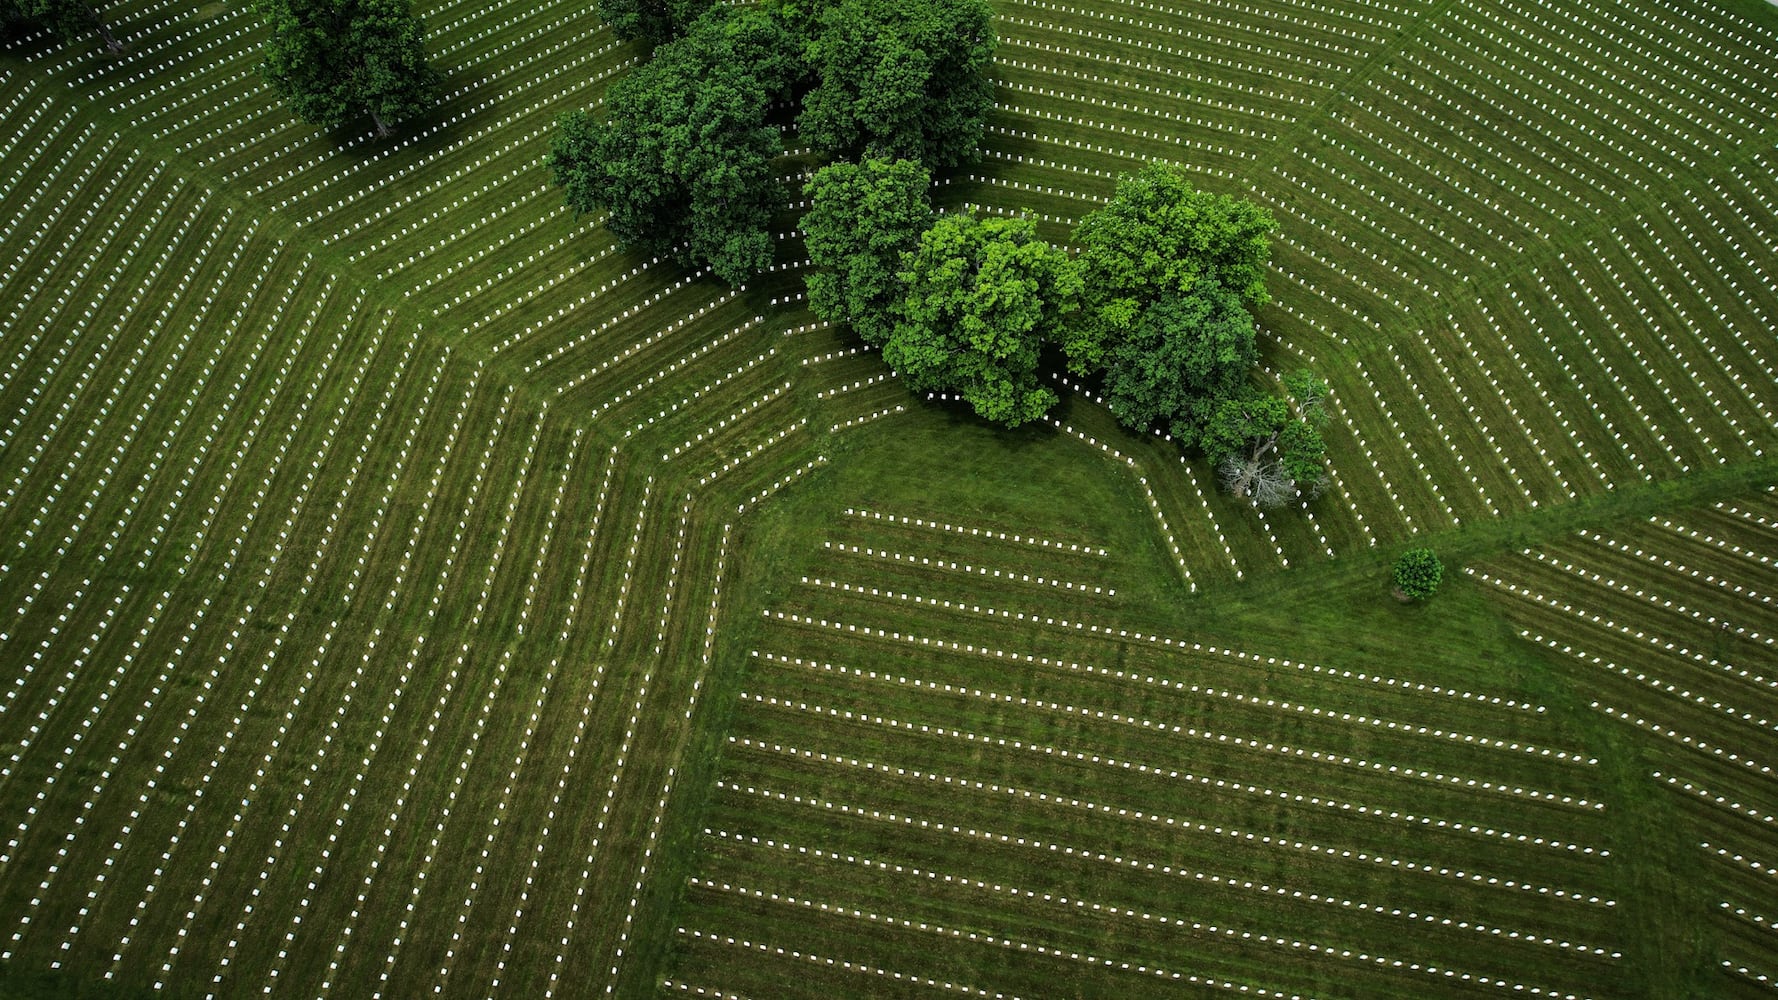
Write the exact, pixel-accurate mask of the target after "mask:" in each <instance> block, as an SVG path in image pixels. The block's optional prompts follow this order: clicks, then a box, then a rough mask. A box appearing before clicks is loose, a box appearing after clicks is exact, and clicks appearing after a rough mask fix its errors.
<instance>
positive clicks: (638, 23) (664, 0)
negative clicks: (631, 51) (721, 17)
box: [597, 0, 712, 49]
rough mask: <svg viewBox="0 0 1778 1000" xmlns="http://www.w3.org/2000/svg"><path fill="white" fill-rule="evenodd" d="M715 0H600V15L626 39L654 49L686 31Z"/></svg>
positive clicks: (620, 36) (615, 31) (617, 34)
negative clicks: (637, 41)
mask: <svg viewBox="0 0 1778 1000" xmlns="http://www.w3.org/2000/svg"><path fill="white" fill-rule="evenodd" d="M711 2H712V0H598V3H597V7H598V9H599V16H600V17H601V18H603V19H604V20H605V23H607V24H609V25H611V31H612V33H613V34H615V35H616V36H617V37H619V38H621V39H623V40H624V41H626V42H630V41H636V40H638V39H640V40H641V41H642V42H643V44H645V45H647V46H648V47H649V48H651V49H652V48H655V47H657V46H660V45H664V44H666V43H667V42H670V41H672V40H673V39H675V38H678V37H679V36H681V35H683V34H685V32H686V29H688V28H690V27H691V24H692V22H693V21H696V20H697V19H698V15H700V14H702V13H704V11H706V10H709V9H710V5H711Z"/></svg>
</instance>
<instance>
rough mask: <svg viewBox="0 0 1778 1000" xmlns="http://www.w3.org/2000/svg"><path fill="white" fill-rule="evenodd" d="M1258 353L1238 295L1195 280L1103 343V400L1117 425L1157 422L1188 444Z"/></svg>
mask: <svg viewBox="0 0 1778 1000" xmlns="http://www.w3.org/2000/svg"><path fill="white" fill-rule="evenodd" d="M1084 294H1085V295H1086V296H1088V297H1091V296H1092V295H1093V290H1092V289H1091V288H1090V287H1089V288H1088V289H1087V290H1086V291H1085V292H1084ZM1258 358H1259V353H1258V351H1257V350H1256V348H1255V346H1254V338H1253V317H1252V316H1251V315H1250V314H1249V313H1248V312H1247V308H1246V306H1245V305H1244V304H1243V303H1242V302H1241V299H1240V297H1239V296H1237V295H1236V294H1235V293H1234V292H1231V291H1229V290H1228V289H1226V288H1224V287H1223V286H1222V285H1220V284H1217V283H1215V282H1202V283H1199V284H1197V285H1196V286H1194V287H1193V288H1192V290H1191V291H1189V292H1185V293H1179V294H1171V295H1167V296H1165V297H1163V298H1160V299H1158V300H1156V301H1155V302H1153V303H1151V304H1149V305H1148V306H1146V307H1145V308H1143V309H1142V310H1141V311H1140V312H1139V313H1137V315H1136V321H1135V323H1134V324H1133V325H1132V326H1131V327H1130V329H1129V330H1128V331H1126V332H1125V333H1124V335H1123V336H1121V337H1120V338H1118V339H1117V340H1116V341H1115V342H1113V343H1112V344H1111V345H1110V347H1109V349H1108V350H1107V351H1106V352H1105V359H1104V360H1105V385H1104V392H1105V401H1106V404H1107V405H1108V406H1109V407H1110V409H1111V412H1112V414H1113V415H1115V416H1116V417H1117V418H1118V420H1119V421H1120V422H1122V423H1123V424H1124V426H1126V427H1132V428H1135V429H1136V430H1139V431H1147V430H1150V429H1152V428H1155V427H1162V428H1165V429H1166V430H1167V432H1168V433H1169V434H1171V435H1173V437H1175V438H1177V439H1178V440H1179V441H1180V443H1181V444H1182V445H1183V446H1185V447H1191V446H1193V445H1195V444H1197V442H1198V436H1199V432H1200V430H1202V429H1203V427H1204V426H1205V425H1206V424H1208V423H1209V422H1210V419H1211V417H1212V416H1213V415H1214V413H1215V412H1216V408H1217V406H1219V405H1220V404H1221V403H1222V401H1223V400H1226V399H1229V398H1231V397H1235V396H1239V395H1240V394H1241V393H1242V392H1244V391H1245V388H1246V385H1247V378H1248V375H1249V374H1250V373H1251V372H1252V370H1253V366H1254V364H1255V363H1256V362H1257V361H1258Z"/></svg>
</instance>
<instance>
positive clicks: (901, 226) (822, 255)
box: [802, 160, 934, 347]
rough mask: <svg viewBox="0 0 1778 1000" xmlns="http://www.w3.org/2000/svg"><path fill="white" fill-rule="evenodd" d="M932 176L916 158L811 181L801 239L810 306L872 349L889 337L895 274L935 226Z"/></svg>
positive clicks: (837, 170) (896, 295)
mask: <svg viewBox="0 0 1778 1000" xmlns="http://www.w3.org/2000/svg"><path fill="white" fill-rule="evenodd" d="M931 186H932V176H931V175H930V174H928V173H927V172H926V168H925V167H923V166H921V165H920V164H918V163H916V162H914V161H912V160H866V161H864V162H863V163H846V162H840V163H834V164H830V165H829V166H826V167H823V168H821V169H820V170H818V171H816V172H815V175H814V176H813V177H811V178H809V183H808V184H807V185H806V186H805V187H804V188H803V193H804V194H806V195H807V196H808V198H809V211H808V212H807V213H806V214H804V215H803V218H802V230H803V242H804V245H805V246H806V247H807V248H808V251H809V260H810V262H812V263H813V264H814V265H815V269H814V270H812V271H810V272H809V275H808V278H807V279H806V280H807V282H808V286H809V309H810V310H811V311H812V312H814V314H815V315H817V316H819V317H821V318H822V319H824V320H826V321H828V322H829V323H845V324H848V325H850V326H851V327H852V329H853V330H854V331H855V332H857V334H858V336H859V337H861V338H863V340H864V342H865V343H867V344H872V345H874V346H877V347H881V346H883V344H884V343H885V342H886V341H888V339H889V332H890V330H891V329H893V327H894V317H893V316H892V315H891V312H892V310H893V309H894V308H895V306H896V304H897V303H898V302H899V301H900V300H901V298H902V295H903V288H902V285H901V280H900V278H898V277H897V274H896V272H898V271H899V270H900V269H901V255H902V254H903V253H904V252H906V251H909V250H912V249H914V247H915V246H917V245H918V244H919V242H920V234H921V233H922V232H924V231H925V230H926V229H927V227H929V226H931V225H932V221H933V218H934V216H933V212H932V202H931V201H930V199H929V198H928V196H927V189H928V188H930V187H931Z"/></svg>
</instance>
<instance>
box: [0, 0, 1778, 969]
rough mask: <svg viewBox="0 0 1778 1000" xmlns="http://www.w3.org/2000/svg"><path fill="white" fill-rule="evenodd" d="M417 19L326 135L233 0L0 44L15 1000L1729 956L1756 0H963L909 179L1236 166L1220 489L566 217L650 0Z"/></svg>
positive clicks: (793, 257) (1051, 190)
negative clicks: (1227, 449)
mask: <svg viewBox="0 0 1778 1000" xmlns="http://www.w3.org/2000/svg"><path fill="white" fill-rule="evenodd" d="M419 6H420V9H421V11H422V13H424V15H425V16H426V19H427V24H428V28H429V50H430V52H431V54H432V56H433V59H434V61H435V63H436V64H437V65H438V66H440V67H441V68H442V69H443V70H444V73H445V88H444V89H445V92H446V95H447V96H446V98H445V100H444V101H443V102H442V104H441V106H440V108H439V110H438V112H437V114H436V115H435V116H434V117H433V118H431V119H428V120H426V121H423V122H419V123H416V124H414V125H412V126H411V127H409V128H407V129H405V130H404V131H403V132H402V133H401V134H400V135H399V136H398V137H397V138H395V139H393V140H389V141H383V142H379V141H377V140H375V139H374V138H373V137H372V136H371V135H370V134H369V133H368V129H367V130H366V133H365V134H361V135H359V134H354V135H347V136H327V135H322V134H317V133H316V132H315V131H314V130H313V129H311V128H308V127H306V126H303V125H301V124H300V123H297V122H295V121H294V120H293V119H292V118H291V117H290V116H289V115H288V114H287V113H286V112H285V111H284V110H283V109H282V108H281V107H280V106H279V105H278V104H277V103H276V102H275V101H274V100H273V99H272V97H271V95H270V94H269V93H268V91H267V90H266V88H265V87H264V85H263V84H262V83H261V82H260V81H259V78H258V75H257V62H258V43H259V41H260V32H261V29H260V28H259V26H258V25H257V23H256V21H255V19H254V17H253V15H252V14H251V13H250V12H249V11H248V10H246V9H245V8H244V7H240V6H236V5H227V4H219V3H209V4H201V5H199V4H193V3H189V2H179V0H126V2H122V3H116V4H111V5H109V6H108V7H107V8H106V16H107V18H108V20H109V21H110V23H111V24H112V26H113V29H114V30H115V31H116V33H117V34H118V36H119V37H120V38H122V39H123V40H124V41H125V42H126V43H127V45H128V49H127V51H126V53H125V54H124V55H122V56H121V57H117V58H108V57H106V56H105V55H103V52H102V48H101V46H100V45H99V44H98V42H97V40H96V39H93V40H89V41H86V42H81V43H76V44H71V45H64V44H60V43H58V42H54V41H52V40H50V39H47V38H43V37H33V36H29V35H27V36H23V37H18V38H15V39H12V40H11V41H10V42H9V43H8V45H7V47H6V49H5V51H4V54H3V55H0V119H4V121H5V123H6V127H5V128H4V129H0V681H3V682H4V683H0V802H3V803H4V806H5V808H4V810H3V811H0V815H3V816H4V823H0V996H12V995H17V996H23V997H39V996H41V997H66V996H92V997H135V996H147V995H163V996H175V997H188V996H189V997H198V996H217V997H238V996H249V995H262V994H265V993H271V994H274V995H287V996H302V997H309V996H330V997H338V998H360V997H390V998H405V997H417V996H425V995H432V994H434V993H441V994H446V995H450V996H478V997H480V996H494V995H497V994H499V995H505V996H512V997H526V998H530V997H547V996H561V997H579V996H602V995H607V994H613V995H620V996H627V997H634V996H646V995H672V996H683V995H690V996H706V997H747V998H775V997H799V996H808V997H850V996H884V997H902V996H906V997H921V996H940V995H952V996H978V997H1025V998H1033V997H1104V996H1120V997H1122V996H1149V995H1153V996H1198V995H1205V996H1227V995H1252V996H1262V997H1311V996H1312V997H1349V998H1373V997H1423V996H1440V997H1444V996H1451V997H1468V996H1474V997H1500V996H1509V995H1510V996H1521V995H1528V996H1541V997H1563V998H1569V997H1574V998H1578V997H1596V998H1605V997H1648V998H1670V997H1740V996H1762V995H1765V996H1770V995H1772V990H1773V988H1774V986H1775V985H1778V902H1775V900H1778V781H1775V780H1774V777H1773V774H1772V770H1771V768H1772V766H1774V764H1775V763H1778V604H1775V603H1774V602H1775V601H1778V563H1775V560H1778V458H1775V457H1774V456H1768V455H1766V452H1767V451H1768V450H1772V449H1773V448H1774V447H1775V446H1778V419H1775V418H1774V414H1775V413H1778V340H1774V338H1773V330H1774V329H1778V324H1775V323H1774V320H1775V319H1778V266H1774V264H1773V263H1772V262H1773V261H1774V260H1778V180H1774V175H1775V173H1778V169H1775V168H1778V125H1775V124H1774V122H1778V115H1775V114H1774V112H1775V111H1778V83H1774V81H1775V80H1778V10H1774V9H1773V8H1772V7H1770V6H1769V5H1767V4H1764V3H1754V2H1751V0H1736V2H1731V3H1723V4H1717V5H1706V4H1702V3H1695V2H1693V0H1645V2H1638V3H1636V4H1632V5H1629V6H1613V5H1606V4H1602V3H1598V2H1595V0H1549V2H1547V3H1542V2H1529V0H1484V2H1481V3H1478V4H1470V5H1456V4H1451V3H1446V2H1434V3H1406V2H1400V0H1390V2H1382V0H1286V2H1280V3H1276V4H1265V5H1260V4H1254V3H1248V2H1243V0H1221V2H1210V0H1202V2H1200V0H1191V2H1181V3H1158V2H1149V0H1080V2H1079V3H1075V4H1071V3H1060V2H1050V0H1006V2H1003V3H999V4H997V10H998V12H999V15H1000V19H999V22H998V29H999V31H1000V35H1001V46H1000V56H999V61H998V67H997V71H998V75H999V79H1000V91H999V107H998V109H997V110H996V112H995V114H994V116H993V117H992V119H991V121H990V123H989V129H988V136H987V140H986V143H985V147H984V150H983V158H982V160H981V162H980V163H979V164H978V165H977V166H975V167H973V168H971V169H970V170H968V171H965V172H964V173H963V174H962V175H959V176H957V177H953V178H951V179H950V180H949V181H947V182H945V183H944V184H943V185H942V186H941V187H940V188H939V190H937V191H936V192H935V194H936V197H937V199H938V201H939V202H940V203H941V204H943V205H945V206H948V207H957V206H962V205H966V204H967V205H975V206H979V207H980V208H982V209H983V210H985V211H988V212H992V213H999V214H1016V213H1019V212H1029V213H1032V214H1033V215H1035V216H1036V217H1037V218H1038V219H1039V220H1040V227H1041V229H1042V230H1043V232H1044V234H1045V235H1046V236H1047V237H1048V238H1050V239H1053V240H1058V241H1065V240H1066V239H1067V237H1068V232H1069V229H1070V228H1071V226H1072V225H1073V223H1074V221H1075V220H1077V219H1078V218H1079V217H1080V216H1081V215H1082V214H1084V213H1085V212H1087V211H1089V210H1091V208H1092V206H1093V205H1095V204H1097V203H1099V202H1101V201H1103V200H1104V199H1105V198H1107V197H1108V196H1109V195H1110V192H1111V190H1112V187H1113V185H1114V183H1115V179H1116V176H1117V174H1118V173H1119V172H1120V171H1124V170H1129V169H1132V168H1134V167H1136V166H1137V165H1139V164H1141V163H1142V162H1144V161H1145V160H1148V159H1152V158H1165V159H1169V160H1174V161H1178V162H1181V163H1183V164H1185V165H1187V166H1188V167H1189V168H1191V170H1192V171H1193V175H1194V177H1195V178H1196V179H1197V182H1198V183H1199V184H1200V185H1201V186H1203V187H1206V188H1209V189H1213V190H1217V191H1223V192H1227V193H1231V194H1240V195H1244V196H1247V197H1251V198H1254V199H1256V200H1258V201H1260V202H1262V203H1263V204H1265V205H1266V206H1268V207H1269V208H1270V209H1271V211H1272V212H1273V213H1274V214H1275V215H1276V216H1277V217H1278V219H1279V222H1280V226H1281V228H1280V232H1279V234H1278V236H1277V238H1276V240H1275V242H1274V273H1273V275H1272V278H1271V282H1270V287H1271V289H1272V294H1273V298H1274V301H1273V303H1272V304H1271V305H1269V306H1268V307H1266V308H1265V309H1264V310H1263V311H1262V312H1261V314H1260V315H1259V323H1260V327H1261V329H1262V338H1263V345H1264V357H1265V365H1266V369H1267V371H1268V372H1276V371H1282V370H1284V369H1287V368H1290V367H1295V366H1297V365H1300V364H1303V363H1310V364H1312V365H1313V366H1314V367H1315V368H1316V369H1317V371H1318V372H1320V373H1321V374H1323V375H1324V376H1326V377H1327V379H1328V380H1329V382H1330V384H1331V386H1332V396H1331V407H1330V409H1331V412H1332V414H1333V419H1332V421H1331V423H1330V424H1329V427H1328V437H1329V466H1330V472H1331V486H1330V488H1329V490H1328V491H1327V492H1326V493H1325V494H1324V495H1322V496H1321V497H1319V498H1317V499H1315V500H1313V501H1312V502H1309V503H1308V504H1306V505H1305V506H1304V507H1303V508H1302V509H1299V510H1281V511H1273V512H1268V513H1266V514H1264V515H1263V516H1262V515H1261V514H1259V513H1257V512H1255V511H1253V510H1251V509H1248V508H1246V507H1245V506H1244V505H1242V504H1240V503H1237V502H1234V501H1232V500H1231V499H1230V498H1228V497H1226V496H1224V495H1222V494H1221V493H1220V492H1219V491H1218V490H1217V488H1216V483H1215V476H1214V473H1213V471H1212V470H1210V469H1208V468H1206V467H1204V466H1203V465H1202V463H1199V462H1196V461H1194V460H1182V459H1181V457H1180V455H1179V452H1178V450H1177V448H1175V447H1174V446H1173V445H1172V444H1171V443H1169V442H1167V441H1164V440H1161V439H1159V438H1138V437H1134V436H1131V435H1129V434H1127V433H1125V432H1123V431H1122V430H1120V429H1119V428H1118V427H1117V425H1116V423H1115V421H1114V420H1113V419H1112V418H1111V417H1110V416H1109V415H1108V414H1107V413H1106V412H1105V411H1104V410H1103V409H1102V408H1101V407H1100V406H1098V405H1096V403H1095V401H1094V399H1093V396H1092V391H1091V387H1081V386H1066V387H1063V386H1059V387H1058V388H1059V389H1060V390H1061V395H1062V397H1063V401H1062V403H1061V405H1060V406H1059V407H1058V408H1057V409H1056V411H1055V412H1054V414H1052V416H1053V418H1054V419H1053V420H1052V421H1050V422H1048V423H1046V424H1042V425H1038V426H1036V427H1033V428H1027V429H1024V430H1021V431H1017V432H1005V431H996V430H992V429H989V428H986V427H984V426H981V425H980V424H978V423H976V422H974V421H973V420H971V419H969V418H967V417H966V416H965V415H964V414H963V413H962V411H961V410H960V409H959V408H956V407H954V406H952V405H949V404H946V403H943V402H929V401H926V400H922V399H915V398H913V397H911V396H910V394H909V393H908V392H907V390H906V389H905V388H904V387H903V386H902V385H901V384H900V383H899V382H898V380H897V379H896V378H895V377H894V376H893V374H892V373H890V372H888V371H887V370H886V369H885V368H884V367H883V366H882V364H881V363H880V362H879V361H878V360H877V359H876V358H875V357H874V356H873V355H871V354H869V353H866V352H864V351H862V350H861V349H859V348H858V346H857V344H856V343H855V342H854V341H853V340H852V339H851V337H850V335H849V334H847V333H846V332H845V331H837V330H832V329H829V328H827V327H826V326H824V325H823V324H821V323H819V322H817V321H816V320H814V319H813V317H812V316H811V315H810V314H809V313H808V312H807V311H806V309H805V308H803V306H802V305H801V299H802V292H801V289H802V280H801V268H802V266H803V264H802V262H801V261H800V260H799V259H798V255H799V252H800V250H799V248H798V245H797V243H796V242H795V240H794V239H793V238H791V237H792V236H793V234H791V233H788V232H787V233H785V237H786V238H785V240H784V241H783V242H782V243H781V247H782V250H781V253H780V263H779V265H778V266H776V267H775V268H774V269H773V270H772V271H771V272H770V273H768V274H766V275H763V276H762V277H761V278H760V279H759V280H758V281H756V282H753V283H751V284H750V285H749V286H748V287H746V288H744V289H741V290H734V291H731V290H728V289H726V288H724V287H722V286H721V285H720V284H719V283H717V282H714V281H712V280H711V279H709V278H708V277H704V276H700V275H696V274H690V273H686V272H684V271H683V270H681V269H679V268H677V267H676V266H674V265H672V264H671V263H669V262H665V261H654V260H650V259H645V258H638V257H635V256H633V255H629V254H625V253H622V252H619V251H617V250H616V249H615V248H614V247H613V246H612V245H611V243H610V240H609V237H608V236H607V235H606V234H605V233H604V231H603V230H602V229H601V228H599V226H598V220H597V219H595V218H581V219H575V218H574V217H573V215H572V213H571V212H570V211H569V210H567V209H566V208H565V207H563V206H562V204H561V199H560V196H559V194H558V192H557V191H556V189H555V188H554V187H553V186H552V185H551V184H550V181H549V176H548V171H547V168H546V167H545V165H544V157H545V154H546V151H547V142H548V136H549V134H550V130H551V128H552V126H553V122H554V119H555V117H556V115H557V114H559V113H560V112H562V111H565V110H569V109H573V108H580V107H593V106H596V105H597V102H598V101H599V99H600V96H601V94H602V93H603V90H604V88H605V86H606V85H607V84H608V83H609V82H610V81H611V80H613V79H616V78H619V77H620V76H621V75H622V74H623V73H625V72H627V71H628V70H629V69H630V68H631V67H633V66H634V65H635V64H636V61H637V59H638V52H637V51H635V50H634V49H633V48H632V47H630V46H626V45H620V44H618V43H616V42H615V41H614V40H613V39H612V37H611V36H610V33H609V32H608V31H607V30H606V29H605V28H604V27H603V26H602V25H601V24H600V23H599V22H598V19H597V17H596V15H595V14H594V13H593V12H592V8H591V5H583V4H564V3H543V4H535V5H520V4H493V5H476V4H469V3H461V2H453V3H435V4H422V5H419ZM801 166H802V164H801V161H798V160H787V161H786V167H785V169H786V174H787V183H792V182H793V181H794V177H793V176H792V175H793V174H794V173H795V172H796V170H798V169H800V167H801ZM789 221H790V220H789V219H788V217H787V218H786V223H787V224H788V223H789ZM1410 544H1411V545H1427V546H1431V547H1433V548H1435V549H1436V550H1437V551H1438V552H1439V553H1440V554H1441V556H1443V558H1444V560H1445V564H1446V582H1445V586H1444V589H1443V590H1442V591H1441V593H1440V594H1439V595H1438V596H1437V597H1436V598H1435V599H1433V600H1432V601H1431V602H1429V603H1427V604H1425V605H1415V606H1405V605H1400V604H1397V603H1395V602H1394V601H1392V600H1391V599H1390V598H1389V596H1388V595H1389V584H1388V570H1389V566H1390V565H1391V564H1392V562H1393V560H1394V558H1395V556H1396V554H1397V553H1399V551H1400V550H1402V549H1403V548H1405V547H1408V546H1409V545H1410Z"/></svg>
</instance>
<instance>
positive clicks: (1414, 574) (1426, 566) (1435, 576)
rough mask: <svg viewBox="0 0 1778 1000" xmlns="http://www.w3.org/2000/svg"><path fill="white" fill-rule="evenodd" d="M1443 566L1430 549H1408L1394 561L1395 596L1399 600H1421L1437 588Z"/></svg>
mask: <svg viewBox="0 0 1778 1000" xmlns="http://www.w3.org/2000/svg"><path fill="white" fill-rule="evenodd" d="M1444 576H1445V568H1444V566H1442V565H1440V563H1439V561H1438V556H1435V555H1433V554H1432V550H1431V549H1409V550H1407V551H1406V552H1403V553H1402V554H1401V558H1400V559H1398V560H1396V562H1395V574H1394V576H1393V580H1394V582H1395V597H1396V599H1397V600H1400V601H1423V600H1425V599H1426V598H1428V597H1431V596H1432V595H1433V593H1434V592H1436V591H1437V590H1438V585H1439V581H1440V580H1443V579H1444Z"/></svg>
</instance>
